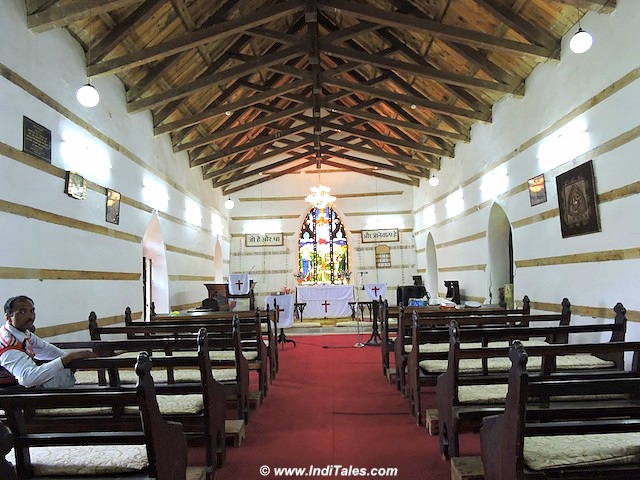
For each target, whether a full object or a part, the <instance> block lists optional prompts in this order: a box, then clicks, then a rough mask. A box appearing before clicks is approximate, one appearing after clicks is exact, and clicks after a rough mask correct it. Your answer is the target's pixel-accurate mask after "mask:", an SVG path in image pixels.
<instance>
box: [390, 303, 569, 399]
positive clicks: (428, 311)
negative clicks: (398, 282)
mask: <svg viewBox="0 0 640 480" xmlns="http://www.w3.org/2000/svg"><path fill="white" fill-rule="evenodd" d="M565 302H566V305H565ZM570 305H571V304H570V303H569V301H568V300H567V299H566V298H565V299H564V300H563V312H562V315H569V317H570V315H571V312H570V310H569V311H568V313H567V311H566V310H565V307H566V308H568V307H569V306H570ZM530 312H531V307H530V301H529V297H528V296H526V295H525V296H524V298H523V300H522V308H518V309H505V308H502V307H497V306H492V305H486V306H483V307H481V308H455V309H450V308H446V309H442V308H440V307H437V306H428V307H409V308H408V309H407V308H401V309H400V312H399V314H398V333H397V336H396V338H395V340H394V345H393V348H394V356H395V362H396V386H397V387H398V390H400V393H402V395H404V396H408V397H409V398H411V396H410V392H409V391H408V388H407V386H408V382H407V374H406V372H407V367H408V358H409V353H410V352H411V349H412V337H413V333H412V332H413V317H414V313H415V315H416V316H417V317H418V318H425V319H427V320H429V321H431V322H435V323H436V324H440V325H441V326H443V327H444V329H445V331H448V324H449V321H450V319H451V318H459V317H495V316H498V315H499V316H501V317H504V319H500V320H497V319H496V321H499V323H503V322H504V321H508V317H512V316H515V317H518V318H522V317H523V316H527V317H528V316H530V314H531V313H530ZM549 320H554V319H552V318H549ZM566 321H567V323H568V322H569V319H567V320H566ZM484 323H491V321H490V320H486V321H485V322H484ZM445 335H446V333H445ZM445 343H447V342H446V340H445Z"/></svg>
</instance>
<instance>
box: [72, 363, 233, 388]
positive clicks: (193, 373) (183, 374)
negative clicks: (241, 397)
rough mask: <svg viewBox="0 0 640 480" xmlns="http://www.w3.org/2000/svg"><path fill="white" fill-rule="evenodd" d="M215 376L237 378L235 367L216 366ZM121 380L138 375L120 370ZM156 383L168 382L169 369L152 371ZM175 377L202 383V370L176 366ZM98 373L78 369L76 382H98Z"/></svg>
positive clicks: (133, 379) (134, 379) (131, 380)
mask: <svg viewBox="0 0 640 480" xmlns="http://www.w3.org/2000/svg"><path fill="white" fill-rule="evenodd" d="M211 371H212V373H213V378H215V379H216V380H217V381H218V382H225V381H226V382H228V381H233V380H235V379H236V370H235V368H214V369H212V370H211ZM119 375H120V382H121V383H122V384H135V383H136V382H137V381H138V376H137V375H136V373H135V372H134V371H133V370H120V371H119ZM152 377H153V381H154V383H167V379H168V376H167V371H166V370H161V369H158V370H156V371H154V372H153V373H152ZM173 379H174V381H175V382H176V383H200V382H201V379H200V370H198V369H197V368H195V367H194V368H176V369H174V370H173ZM97 383H98V375H97V372H95V371H77V372H76V384H80V385H86V384H97Z"/></svg>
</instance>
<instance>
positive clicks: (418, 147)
mask: <svg viewBox="0 0 640 480" xmlns="http://www.w3.org/2000/svg"><path fill="white" fill-rule="evenodd" d="M323 126H324V127H326V128H330V129H335V130H339V131H341V132H345V133H348V134H350V135H353V136H355V137H358V138H366V139H368V140H373V141H376V142H382V143H384V144H386V145H395V146H396V147H401V148H406V149H409V150H411V151H416V152H422V153H431V154H433V155H438V156H444V157H451V156H452V155H453V149H448V150H445V149H441V148H433V147H428V146H426V145H423V144H422V143H420V142H409V141H407V140H402V139H399V138H395V137H390V136H388V135H381V134H379V133H377V132H372V131H369V130H360V129H357V128H352V127H351V126H350V125H346V124H345V125H340V124H334V123H328V122H323Z"/></svg>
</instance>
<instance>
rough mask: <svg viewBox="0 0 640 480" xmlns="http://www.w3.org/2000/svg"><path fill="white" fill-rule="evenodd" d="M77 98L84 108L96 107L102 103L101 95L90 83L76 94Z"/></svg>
mask: <svg viewBox="0 0 640 480" xmlns="http://www.w3.org/2000/svg"><path fill="white" fill-rule="evenodd" d="M76 98H77V99H78V102H80V105H82V106H83V107H89V108H91V107H95V106H96V105H97V104H98V102H99V101H100V94H99V93H98V91H97V90H96V89H95V88H93V86H92V85H91V84H90V83H87V84H86V85H83V86H82V87H80V88H79V89H78V91H77V92H76Z"/></svg>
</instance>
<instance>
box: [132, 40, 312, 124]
mask: <svg viewBox="0 0 640 480" xmlns="http://www.w3.org/2000/svg"><path fill="white" fill-rule="evenodd" d="M305 53H306V52H305V51H304V50H302V49H301V48H300V47H299V46H295V47H288V48H285V49H283V50H280V51H278V52H276V53H273V54H271V55H266V56H264V57H256V58H254V59H253V60H252V61H251V62H247V63H245V64H242V65H238V66H236V67H232V68H229V69H227V70H223V71H221V72H219V73H213V74H211V75H207V76H205V77H202V78H199V79H197V80H195V81H193V82H190V83H187V84H185V85H181V86H179V87H175V88H172V89H169V90H166V91H164V92H162V93H159V94H157V95H151V96H149V97H145V98H141V99H140V100H135V101H133V102H130V103H128V104H127V111H128V112H129V113H134V112H139V111H141V110H146V109H149V108H155V107H158V106H160V105H163V104H165V103H169V102H171V101H173V100H177V99H180V98H184V97H187V96H189V95H191V94H192V93H195V92H197V91H199V90H202V89H205V88H211V87H214V86H218V85H224V84H225V83H227V82H230V81H233V80H237V79H239V78H242V77H244V76H247V75H250V74H252V73H255V72H257V71H260V70H262V69H264V68H267V66H269V65H275V64H277V63H281V62H285V61H287V60H290V59H292V58H295V57H298V56H300V55H304V54H305Z"/></svg>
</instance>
